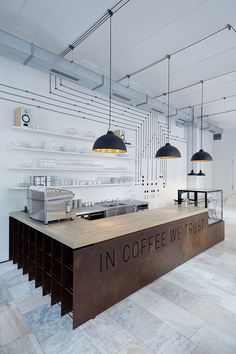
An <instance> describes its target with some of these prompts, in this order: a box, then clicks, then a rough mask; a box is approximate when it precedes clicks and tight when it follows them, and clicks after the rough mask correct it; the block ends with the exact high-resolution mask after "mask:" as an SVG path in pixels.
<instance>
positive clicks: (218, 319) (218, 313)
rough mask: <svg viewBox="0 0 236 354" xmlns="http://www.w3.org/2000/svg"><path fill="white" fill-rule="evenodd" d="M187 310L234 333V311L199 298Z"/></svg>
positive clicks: (235, 318)
mask: <svg viewBox="0 0 236 354" xmlns="http://www.w3.org/2000/svg"><path fill="white" fill-rule="evenodd" d="M189 311H191V312H192V313H193V314H196V315H197V316H198V317H200V318H202V319H203V320H205V321H207V322H208V323H210V324H212V325H213V326H215V327H217V328H219V329H221V330H223V331H225V332H228V333H229V334H231V335H235V333H236V316H235V313H233V312H231V311H229V310H227V309H226V308H223V307H222V306H219V305H217V304H213V303H211V302H209V301H206V300H203V299H200V300H199V301H198V303H197V304H194V305H193V306H192V307H191V308H190V309H189Z"/></svg>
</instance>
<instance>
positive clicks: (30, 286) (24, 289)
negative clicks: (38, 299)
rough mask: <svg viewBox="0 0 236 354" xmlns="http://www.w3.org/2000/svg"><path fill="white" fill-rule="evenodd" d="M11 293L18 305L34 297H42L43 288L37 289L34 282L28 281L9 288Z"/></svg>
mask: <svg viewBox="0 0 236 354" xmlns="http://www.w3.org/2000/svg"><path fill="white" fill-rule="evenodd" d="M9 293H10V294H11V296H12V298H13V300H14V301H15V302H16V303H17V302H20V301H22V300H24V299H26V298H28V297H30V296H33V295H37V294H38V295H42V288H35V282H34V281H27V282H26V283H22V284H19V285H16V286H13V287H11V288H9Z"/></svg>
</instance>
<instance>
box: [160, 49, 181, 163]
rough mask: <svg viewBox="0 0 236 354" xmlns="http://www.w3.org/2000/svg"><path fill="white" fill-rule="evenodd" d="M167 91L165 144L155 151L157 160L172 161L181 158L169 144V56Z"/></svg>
mask: <svg viewBox="0 0 236 354" xmlns="http://www.w3.org/2000/svg"><path fill="white" fill-rule="evenodd" d="M167 58H168V89H167V91H168V92H167V131H168V135H167V143H166V144H165V145H164V146H162V147H161V148H160V149H158V150H157V152H156V155H155V157H156V158H158V159H174V158H179V157H181V154H180V152H179V150H178V149H177V148H176V147H175V146H173V145H171V144H170V143H169V140H170V55H168V57H167Z"/></svg>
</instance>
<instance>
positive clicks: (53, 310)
mask: <svg viewBox="0 0 236 354" xmlns="http://www.w3.org/2000/svg"><path fill="white" fill-rule="evenodd" d="M24 318H25V320H26V321H27V323H28V325H29V326H30V328H31V329H32V331H33V334H34V335H35V337H36V339H37V340H38V341H39V343H41V342H42V341H43V340H45V339H46V338H47V337H49V336H52V335H53V334H55V333H57V332H58V331H59V330H61V329H63V328H68V327H69V328H70V329H72V319H71V318H70V317H69V316H68V315H66V316H63V317H61V308H60V307H59V306H58V305H54V306H50V305H48V304H47V305H43V306H40V307H38V308H37V309H34V310H32V311H30V312H27V313H26V314H24Z"/></svg>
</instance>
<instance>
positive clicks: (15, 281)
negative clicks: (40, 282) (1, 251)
mask: <svg viewBox="0 0 236 354" xmlns="http://www.w3.org/2000/svg"><path fill="white" fill-rule="evenodd" d="M27 281H28V276H27V275H26V274H25V275H23V274H22V269H17V268H15V266H14V265H12V268H11V270H10V271H8V272H5V273H3V274H1V275H0V287H3V288H10V287H13V286H15V285H19V284H21V283H26V282H27Z"/></svg>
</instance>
